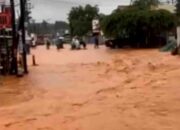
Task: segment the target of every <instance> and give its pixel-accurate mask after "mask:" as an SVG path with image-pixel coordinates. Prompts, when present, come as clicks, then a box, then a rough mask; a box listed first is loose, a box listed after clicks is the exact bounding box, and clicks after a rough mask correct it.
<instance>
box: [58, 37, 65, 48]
mask: <svg viewBox="0 0 180 130" xmlns="http://www.w3.org/2000/svg"><path fill="white" fill-rule="evenodd" d="M56 47H57V50H59V49H63V48H64V37H59V38H58V39H57V41H56Z"/></svg>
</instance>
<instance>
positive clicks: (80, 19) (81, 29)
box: [68, 5, 99, 36]
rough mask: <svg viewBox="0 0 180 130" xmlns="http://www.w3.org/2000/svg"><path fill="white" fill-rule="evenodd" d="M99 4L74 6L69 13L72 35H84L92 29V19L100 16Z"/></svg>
mask: <svg viewBox="0 0 180 130" xmlns="http://www.w3.org/2000/svg"><path fill="white" fill-rule="evenodd" d="M98 12H99V9H98V7H97V6H91V5H86V6H85V7H82V6H79V7H73V8H72V9H71V11H70V13H69V17H68V20H69V24H70V31H71V34H72V35H78V36H83V35H86V34H87V33H88V32H89V31H91V30H92V20H93V19H94V18H95V17H97V16H98Z"/></svg>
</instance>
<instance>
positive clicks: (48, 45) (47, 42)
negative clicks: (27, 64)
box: [45, 38, 51, 50]
mask: <svg viewBox="0 0 180 130" xmlns="http://www.w3.org/2000/svg"><path fill="white" fill-rule="evenodd" d="M45 43H46V49H47V50H49V49H50V45H51V43H50V41H49V39H48V38H46V39H45Z"/></svg>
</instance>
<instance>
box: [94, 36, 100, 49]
mask: <svg viewBox="0 0 180 130" xmlns="http://www.w3.org/2000/svg"><path fill="white" fill-rule="evenodd" d="M94 42H95V46H94V48H96V49H97V48H99V38H98V36H95V37H94Z"/></svg>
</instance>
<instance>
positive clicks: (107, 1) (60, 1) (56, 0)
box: [31, 0, 130, 22]
mask: <svg viewBox="0 0 180 130" xmlns="http://www.w3.org/2000/svg"><path fill="white" fill-rule="evenodd" d="M31 1H32V5H33V6H34V8H33V9H32V17H33V18H34V19H35V20H36V21H37V22H40V21H42V20H47V21H49V22H54V21H56V20H65V21H67V15H68V13H69V11H70V9H71V7H73V6H78V5H85V4H91V5H98V6H99V8H100V12H102V13H104V14H109V13H111V11H112V10H114V9H115V8H117V6H118V5H127V4H129V3H130V0H31Z"/></svg>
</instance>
